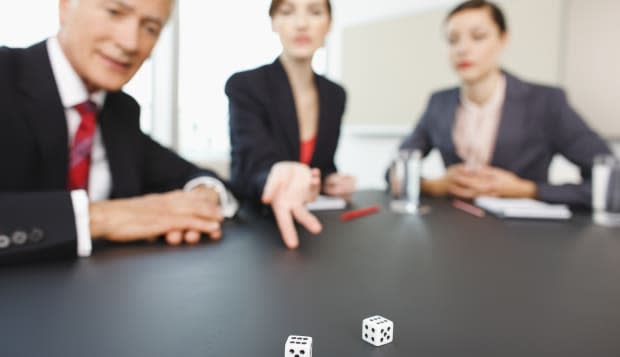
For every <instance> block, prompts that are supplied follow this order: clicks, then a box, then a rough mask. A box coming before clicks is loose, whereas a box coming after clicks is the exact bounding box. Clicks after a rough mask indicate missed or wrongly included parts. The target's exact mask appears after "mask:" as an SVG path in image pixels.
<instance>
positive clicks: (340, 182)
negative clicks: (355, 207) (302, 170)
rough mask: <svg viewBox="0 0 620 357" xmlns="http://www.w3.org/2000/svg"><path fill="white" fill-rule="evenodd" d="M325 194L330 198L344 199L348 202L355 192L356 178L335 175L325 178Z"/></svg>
mask: <svg viewBox="0 0 620 357" xmlns="http://www.w3.org/2000/svg"><path fill="white" fill-rule="evenodd" d="M323 192H325V193H326V194H328V195H330V196H338V197H342V198H344V199H345V200H347V201H348V200H350V199H351V195H352V194H353V192H355V177H353V176H350V175H343V174H339V173H333V174H331V175H329V176H327V177H326V178H325V182H324V183H323Z"/></svg>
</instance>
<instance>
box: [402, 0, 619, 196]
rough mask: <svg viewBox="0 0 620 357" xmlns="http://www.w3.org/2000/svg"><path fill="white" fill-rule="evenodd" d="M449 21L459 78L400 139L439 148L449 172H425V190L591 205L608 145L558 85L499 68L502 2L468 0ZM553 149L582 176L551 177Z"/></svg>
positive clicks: (504, 28)
mask: <svg viewBox="0 0 620 357" xmlns="http://www.w3.org/2000/svg"><path fill="white" fill-rule="evenodd" d="M446 28H447V36H448V42H449V50H450V51H449V52H450V60H451V62H452V64H453V66H454V67H455V70H456V72H457V74H458V76H459V77H460V79H461V81H462V85H461V87H460V88H453V89H449V90H445V91H440V92H437V93H435V94H433V96H432V97H431V99H430V101H429V104H428V106H427V108H426V110H425V113H424V115H423V116H422V118H421V119H420V121H419V123H418V125H417V126H416V128H415V130H414V132H413V133H412V134H411V135H410V136H409V137H408V138H406V139H405V141H404V142H403V144H402V145H401V148H405V149H413V148H417V149H420V150H422V153H423V154H424V155H426V154H427V153H428V152H429V151H430V150H431V149H432V148H437V149H439V151H440V152H441V155H442V157H443V160H444V163H445V165H446V166H447V167H448V169H447V173H446V175H445V176H444V177H442V178H439V179H434V180H422V187H421V188H422V191H423V192H425V193H427V194H431V195H435V196H443V195H453V196H457V197H462V198H468V199H471V198H475V197H477V196H480V195H493V196H500V197H515V198H536V199H540V200H543V201H548V202H553V203H567V204H570V205H573V206H588V205H590V197H591V185H590V182H589V180H590V176H591V167H592V164H593V162H594V156H596V155H598V154H608V153H610V150H609V148H608V147H607V145H606V144H605V142H604V141H603V140H602V139H601V138H600V137H599V136H598V135H597V134H596V133H595V132H594V131H592V130H591V129H590V128H589V127H588V126H587V125H586V123H585V122H584V121H583V119H582V118H581V117H580V116H579V115H578V114H577V113H576V112H575V111H574V110H573V109H572V108H571V107H570V105H569V103H568V101H567V99H566V95H565V94H564V92H563V91H562V90H561V89H558V88H553V87H548V86H542V85H537V84H533V83H527V82H524V81H522V80H520V79H518V78H517V77H515V76H513V75H511V74H509V73H506V72H504V71H502V70H501V68H500V65H499V57H500V56H501V53H502V52H503V50H504V48H505V47H506V45H507V42H508V34H507V26H506V21H505V19H504V15H503V14H502V12H501V10H500V9H499V8H498V7H497V6H496V5H495V4H493V3H491V2H487V1H484V0H473V1H466V2H464V3H462V4H460V5H459V6H457V7H456V8H455V9H454V10H453V11H452V12H451V13H450V14H449V15H448V18H447V20H446ZM555 154H562V155H564V156H565V157H566V158H567V159H569V160H570V161H572V162H573V163H575V164H576V165H578V166H579V168H580V169H581V173H582V177H583V182H582V183H580V184H567V185H560V186H557V185H551V184H549V183H548V182H547V175H548V169H549V166H550V164H551V160H552V158H553V156H554V155H555Z"/></svg>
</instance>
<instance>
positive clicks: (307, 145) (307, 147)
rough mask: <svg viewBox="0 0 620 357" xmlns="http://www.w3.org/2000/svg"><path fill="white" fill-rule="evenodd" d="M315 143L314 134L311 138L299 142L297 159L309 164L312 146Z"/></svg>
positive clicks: (312, 150)
mask: <svg viewBox="0 0 620 357" xmlns="http://www.w3.org/2000/svg"><path fill="white" fill-rule="evenodd" d="M315 145H316V135H315V136H314V137H312V138H311V139H308V140H305V141H302V142H301V145H300V146H299V161H300V162H301V163H304V164H306V165H310V161H312V155H314V146H315Z"/></svg>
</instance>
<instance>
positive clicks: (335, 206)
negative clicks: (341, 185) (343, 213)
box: [306, 195, 347, 211]
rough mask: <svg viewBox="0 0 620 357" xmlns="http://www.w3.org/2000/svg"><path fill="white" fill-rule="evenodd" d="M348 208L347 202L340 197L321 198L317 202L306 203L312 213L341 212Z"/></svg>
mask: <svg viewBox="0 0 620 357" xmlns="http://www.w3.org/2000/svg"><path fill="white" fill-rule="evenodd" d="M346 206H347V201H345V200H344V199H342V198H340V197H330V196H323V195H321V196H319V197H318V198H317V199H316V200H314V201H312V202H308V203H306V208H307V209H308V210H310V211H328V210H341V209H344V208H345V207H346Z"/></svg>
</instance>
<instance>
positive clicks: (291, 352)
mask: <svg viewBox="0 0 620 357" xmlns="http://www.w3.org/2000/svg"><path fill="white" fill-rule="evenodd" d="M284 357H312V337H308V336H289V337H288V338H287V339H286V344H285V345H284Z"/></svg>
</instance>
